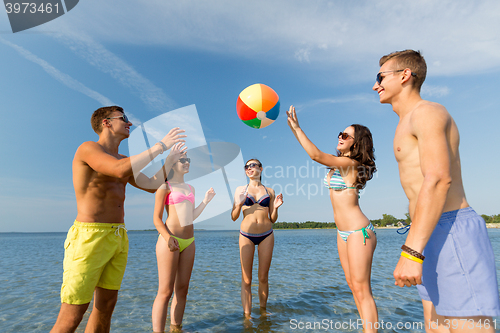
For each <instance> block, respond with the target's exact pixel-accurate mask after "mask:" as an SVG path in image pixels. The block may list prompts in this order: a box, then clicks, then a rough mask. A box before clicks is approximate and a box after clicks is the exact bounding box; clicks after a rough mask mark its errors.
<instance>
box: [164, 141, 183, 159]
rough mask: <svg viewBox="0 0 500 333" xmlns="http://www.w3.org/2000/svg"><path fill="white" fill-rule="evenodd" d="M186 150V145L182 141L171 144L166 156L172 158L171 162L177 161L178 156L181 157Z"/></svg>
mask: <svg viewBox="0 0 500 333" xmlns="http://www.w3.org/2000/svg"><path fill="white" fill-rule="evenodd" d="M186 150H187V146H185V144H184V143H182V142H179V143H176V144H175V145H173V146H172V149H170V153H169V154H168V156H170V158H171V159H172V162H174V163H175V162H177V161H178V160H179V158H181V156H182V154H185V153H186Z"/></svg>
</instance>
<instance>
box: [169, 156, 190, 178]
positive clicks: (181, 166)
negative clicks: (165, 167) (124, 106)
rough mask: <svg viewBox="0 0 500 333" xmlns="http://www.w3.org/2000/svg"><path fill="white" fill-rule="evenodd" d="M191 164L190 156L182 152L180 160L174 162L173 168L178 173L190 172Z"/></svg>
mask: <svg viewBox="0 0 500 333" xmlns="http://www.w3.org/2000/svg"><path fill="white" fill-rule="evenodd" d="M190 166H191V159H190V158H188V157H187V155H186V154H182V155H181V157H180V158H179V160H178V161H177V162H175V163H174V165H173V166H172V169H173V170H174V171H175V172H176V173H181V174H186V173H188V172H189V167H190Z"/></svg>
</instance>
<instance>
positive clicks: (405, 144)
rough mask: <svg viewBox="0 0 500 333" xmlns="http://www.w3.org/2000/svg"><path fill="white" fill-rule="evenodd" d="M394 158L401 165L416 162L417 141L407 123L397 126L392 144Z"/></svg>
mask: <svg viewBox="0 0 500 333" xmlns="http://www.w3.org/2000/svg"><path fill="white" fill-rule="evenodd" d="M393 149H394V156H395V157H396V161H397V162H398V163H399V164H401V163H408V162H410V163H411V162H415V161H416V162H418V141H417V138H416V137H415V136H414V135H413V134H412V133H411V130H410V126H409V124H408V123H407V122H402V123H400V124H398V127H397V128H396V133H395V134H394V142H393Z"/></svg>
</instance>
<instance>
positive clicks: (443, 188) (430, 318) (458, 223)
mask: <svg viewBox="0 0 500 333" xmlns="http://www.w3.org/2000/svg"><path fill="white" fill-rule="evenodd" d="M380 66H381V67H380V71H379V73H378V74H377V82H376V83H375V85H374V86H373V90H375V91H376V92H377V93H378V94H379V98H380V103H387V104H391V105H392V108H393V110H394V112H396V114H397V115H398V116H399V123H398V126H397V128H396V133H395V136H394V155H395V156H396V160H397V162H398V166H399V176H400V178H401V185H402V186H403V189H404V191H405V193H406V196H407V197H408V199H409V203H410V204H409V211H410V216H411V220H412V225H411V228H410V231H409V233H408V236H407V238H406V242H405V244H404V245H403V247H402V249H403V252H402V254H401V258H400V259H399V262H398V264H397V266H396V269H395V270H394V278H395V284H396V285H398V286H400V287H404V286H407V287H410V286H412V285H417V288H418V292H419V295H420V298H421V299H422V304H423V310H424V318H425V329H426V332H477V331H480V332H494V331H495V330H494V323H493V322H492V321H491V316H498V315H500V304H499V300H498V286H497V278H496V268H495V259H494V256H493V250H492V247H491V243H490V240H489V238H488V234H487V230H486V226H485V223H484V220H483V219H482V218H481V217H480V216H478V215H477V214H476V212H475V211H474V210H473V209H472V208H471V207H469V204H468V203H467V200H466V198H465V192H464V189H463V184H462V175H461V169H460V156H459V151H458V145H459V141H460V138H459V134H458V128H457V126H456V124H455V121H454V120H453V118H452V117H451V116H450V114H449V113H448V111H446V109H445V108H444V107H443V106H442V105H440V104H437V103H433V102H429V101H426V100H423V99H422V98H421V97H420V87H421V86H422V83H423V82H424V80H425V76H426V72H427V66H426V64H425V60H424V58H423V57H422V56H421V54H420V53H419V52H416V51H413V50H405V51H400V52H394V53H391V54H389V55H386V56H384V57H382V58H381V59H380ZM423 256H425V257H423Z"/></svg>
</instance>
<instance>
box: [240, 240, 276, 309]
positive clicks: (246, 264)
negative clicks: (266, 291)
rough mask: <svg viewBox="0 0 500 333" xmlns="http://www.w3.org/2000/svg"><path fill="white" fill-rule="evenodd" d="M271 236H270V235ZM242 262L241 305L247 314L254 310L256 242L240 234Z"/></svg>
mask: <svg viewBox="0 0 500 333" xmlns="http://www.w3.org/2000/svg"><path fill="white" fill-rule="evenodd" d="M268 238H269V237H268ZM239 243H240V263H241V305H242V306H243V312H244V313H245V316H250V313H251V312H252V289H251V287H252V266H253V256H254V253H255V245H254V243H253V242H252V241H251V240H249V239H248V238H246V237H245V236H242V235H241V234H240V241H239Z"/></svg>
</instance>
